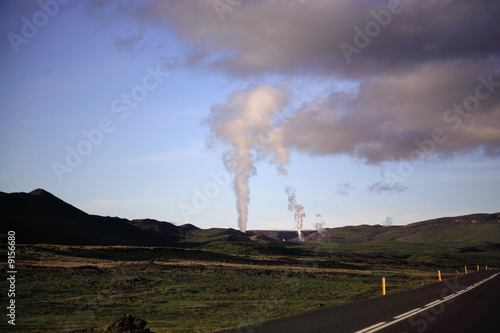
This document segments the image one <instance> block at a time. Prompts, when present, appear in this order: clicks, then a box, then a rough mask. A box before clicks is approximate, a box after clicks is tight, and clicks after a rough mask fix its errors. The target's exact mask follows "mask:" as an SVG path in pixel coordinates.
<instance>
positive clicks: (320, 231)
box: [314, 214, 325, 235]
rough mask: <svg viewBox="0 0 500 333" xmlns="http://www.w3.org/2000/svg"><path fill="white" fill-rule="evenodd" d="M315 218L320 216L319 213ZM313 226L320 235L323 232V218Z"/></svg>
mask: <svg viewBox="0 0 500 333" xmlns="http://www.w3.org/2000/svg"><path fill="white" fill-rule="evenodd" d="M316 218H318V219H319V218H321V214H316ZM314 227H315V228H316V230H317V231H318V233H319V234H320V235H322V234H323V233H324V232H325V222H324V221H323V220H320V221H319V222H316V224H315V225H314Z"/></svg>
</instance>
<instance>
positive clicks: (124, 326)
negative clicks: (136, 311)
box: [106, 314, 147, 332]
mask: <svg viewBox="0 0 500 333" xmlns="http://www.w3.org/2000/svg"><path fill="white" fill-rule="evenodd" d="M146 325H147V322H146V321H145V320H142V319H140V318H138V317H135V316H132V315H129V314H127V315H122V317H121V318H120V319H118V320H117V321H115V322H114V323H112V324H109V325H108V326H107V327H106V331H111V332H133V331H137V330H143V329H144V327H146Z"/></svg>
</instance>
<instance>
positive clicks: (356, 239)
mask: <svg viewBox="0 0 500 333" xmlns="http://www.w3.org/2000/svg"><path fill="white" fill-rule="evenodd" d="M0 214H1V217H2V221H5V222H2V229H1V230H0V233H4V234H6V233H7V231H9V230H14V231H15V232H16V240H17V242H18V243H26V244H29V243H48V244H67V245H136V246H176V247H196V246H200V245H204V244H208V243H211V242H240V243H250V242H252V243H273V242H281V243H283V241H285V242H296V241H297V232H296V231H273V230H251V231H247V232H246V233H243V232H241V231H238V230H234V229H231V228H229V229H223V228H211V229H200V228H198V227H196V226H194V225H191V224H185V225H182V226H176V225H174V224H172V223H169V222H162V221H157V220H153V219H139V220H132V221H130V220H127V219H123V218H118V217H109V216H106V217H103V216H96V215H89V214H87V213H85V212H83V211H81V210H80V209H78V208H76V207H74V206H72V205H70V204H68V203H66V202H64V201H63V200H61V199H59V198H57V197H56V196H54V195H52V194H51V193H49V192H47V191H45V190H42V189H37V190H34V191H32V192H30V193H10V194H8V193H3V192H0ZM323 231H324V232H323V233H322V234H320V233H318V232H317V231H310V230H305V231H303V234H304V237H305V239H306V241H307V242H309V241H318V240H321V241H327V242H333V243H340V244H352V243H367V242H372V241H402V242H415V243H432V242H468V243H476V244H484V245H482V246H480V247H470V248H464V249H463V251H464V252H480V251H483V250H484V249H486V248H487V247H488V246H489V247H490V248H491V247H492V246H497V245H495V244H498V243H500V213H495V214H471V215H464V216H456V217H443V218H437V219H432V220H428V221H423V222H417V223H412V224H408V225H405V226H388V227H383V226H380V225H360V226H347V227H341V228H331V229H324V230H323ZM280 246H281V245H280Z"/></svg>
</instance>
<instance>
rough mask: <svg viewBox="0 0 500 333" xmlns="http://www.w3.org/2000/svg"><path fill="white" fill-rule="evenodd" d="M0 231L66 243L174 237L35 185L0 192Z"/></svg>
mask: <svg viewBox="0 0 500 333" xmlns="http://www.w3.org/2000/svg"><path fill="white" fill-rule="evenodd" d="M0 212H1V213H0V214H1V215H2V220H3V221H5V222H3V223H2V229H3V230H2V233H6V232H7V231H9V230H14V231H15V232H16V241H17V242H18V243H25V244H28V243H47V244H67V245H143V246H153V245H172V244H173V243H174V242H175V239H173V240H168V239H166V237H162V236H160V235H155V234H153V233H151V232H148V231H147V230H143V229H141V228H139V227H137V226H136V225H134V223H130V221H128V220H126V219H120V218H117V217H109V216H107V217H102V216H94V215H89V214H87V213H85V212H83V211H81V210H79V209H78V208H75V207H73V206H71V205H70V204H68V203H66V202H64V201H62V200H61V199H59V198H57V197H55V196H54V195H52V194H51V193H49V192H47V191H44V190H41V189H37V190H35V191H32V192H30V193H10V194H7V193H3V192H0Z"/></svg>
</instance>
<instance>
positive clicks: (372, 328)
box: [354, 273, 500, 333]
mask: <svg viewBox="0 0 500 333" xmlns="http://www.w3.org/2000/svg"><path fill="white" fill-rule="evenodd" d="M498 274H500V273H496V274H495V275H492V276H490V277H489V278H487V279H484V280H481V281H479V282H478V283H476V284H474V285H472V286H469V287H468V288H467V289H462V290H460V291H458V292H456V293H454V294H451V295H448V296H447V297H445V298H443V299H438V300H436V301H434V302H432V303H429V304H427V305H425V306H424V307H423V308H417V309H413V310H411V311H408V312H406V313H403V314H400V315H399V316H396V317H394V319H395V320H393V321H391V322H388V323H386V322H385V321H382V322H380V323H378V324H375V325H372V326H370V327H367V328H364V329H362V330H360V331H356V332H354V333H373V332H377V331H380V330H381V329H383V328H386V327H389V326H391V325H393V324H395V323H397V322H400V321H402V320H405V319H406V318H409V317H413V316H414V315H416V314H417V313H420V312H423V311H425V310H428V309H430V308H432V307H434V306H436V305H438V304H441V303H444V302H446V301H448V300H449V299H451V298H455V297H457V296H459V295H460V294H463V293H465V292H467V291H469V290H472V289H474V288H476V287H477V286H479V285H481V284H483V283H485V282H486V281H488V280H491V279H493V278H494V277H496V276H497V275H498Z"/></svg>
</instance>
